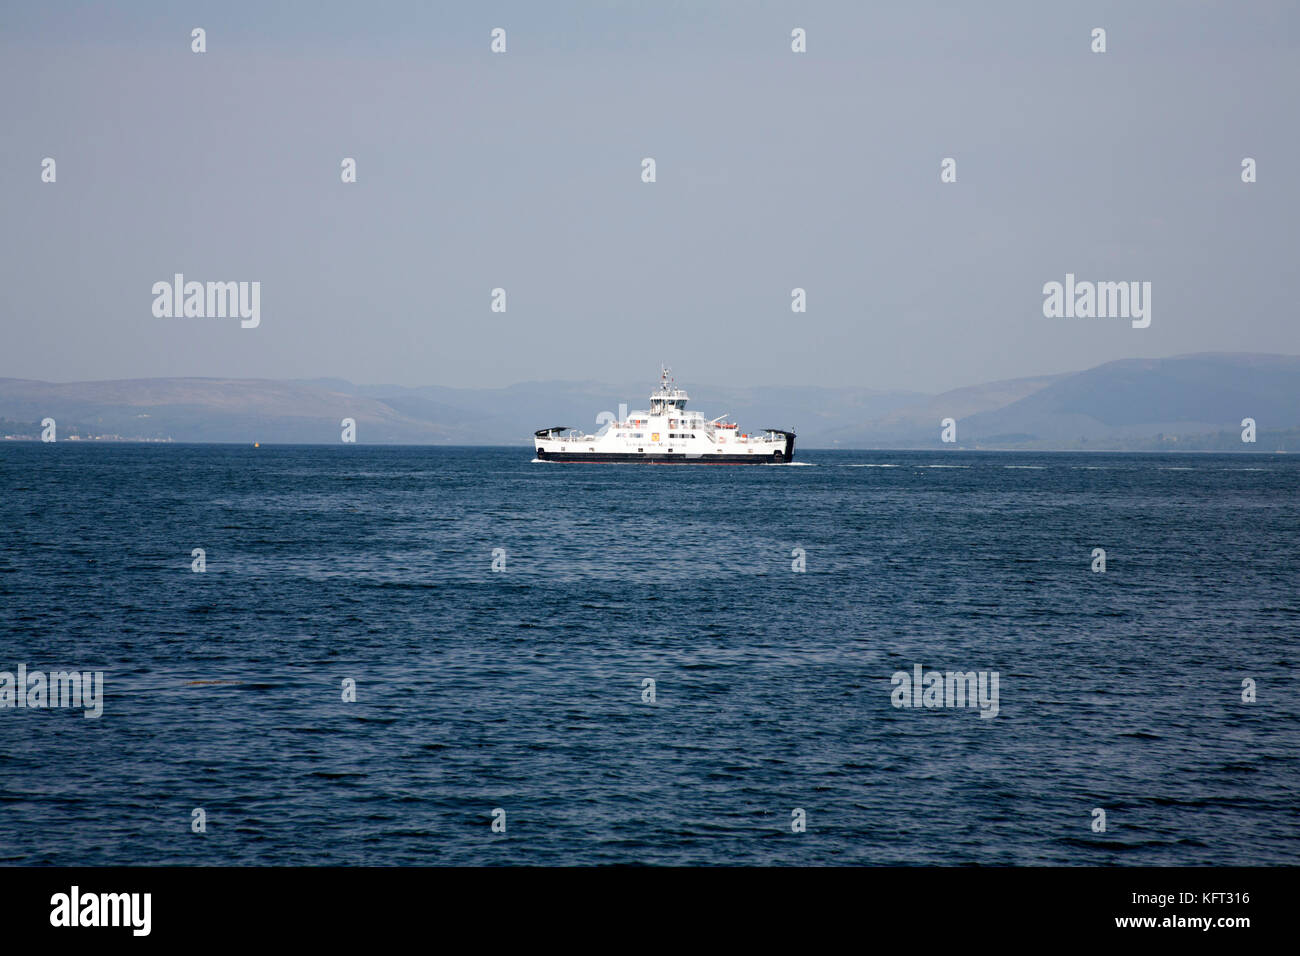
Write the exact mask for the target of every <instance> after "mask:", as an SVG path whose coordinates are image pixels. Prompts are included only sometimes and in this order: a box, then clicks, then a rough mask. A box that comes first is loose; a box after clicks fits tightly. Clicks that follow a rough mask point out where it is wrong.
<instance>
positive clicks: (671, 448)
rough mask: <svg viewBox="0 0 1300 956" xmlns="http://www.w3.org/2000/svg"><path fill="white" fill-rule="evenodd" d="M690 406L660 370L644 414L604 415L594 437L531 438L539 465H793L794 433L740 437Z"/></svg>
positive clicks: (769, 431) (555, 433) (549, 434)
mask: <svg viewBox="0 0 1300 956" xmlns="http://www.w3.org/2000/svg"><path fill="white" fill-rule="evenodd" d="M688 400H689V396H687V394H686V392H684V391H683V390H682V389H680V388H678V387H677V385H676V383H675V382H674V381H673V379H672V377H671V373H670V370H669V369H667V368H663V369H661V371H660V375H659V387H658V388H657V389H655V390H654V391H653V392H651V393H650V407H649V409H647V410H645V411H635V412H623V410H622V408H621V409H620V415H619V416H615V415H613V414H612V413H602V417H605V416H607V417H608V418H609V420H608V421H606V422H605V425H604V427H603V428H601V429H600V430H599V431H598V432H596V433H595V434H592V435H588V434H584V433H582V432H580V431H579V430H578V429H574V428H569V427H568V426H567V425H553V426H551V427H550V428H539V429H538V430H537V431H535V432H533V444H534V447H535V448H536V451H537V460H538V461H567V462H574V461H585V462H592V463H610V462H645V463H648V464H654V465H765V464H786V463H788V462H790V461H793V460H794V438H795V434H794V432H791V431H784V430H783V429H780V428H765V429H763V431H762V432H755V433H752V434H751V433H749V432H742V431H741V430H740V426H739V425H737V424H736V423H735V422H727V421H724V419H725V418H727V417H728V416H727V415H719V416H718V417H717V418H714V419H711V420H709V421H705V420H704V416H703V415H702V414H700V413H699V412H695V411H690V412H688V411H687V410H686V402H687V401H688ZM625 407H626V406H624V408H625ZM620 417H621V418H622V420H621V421H619V420H617V419H618V418H620ZM600 420H601V419H600V418H597V422H599V421H600Z"/></svg>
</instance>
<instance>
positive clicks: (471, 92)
mask: <svg viewBox="0 0 1300 956" xmlns="http://www.w3.org/2000/svg"><path fill="white" fill-rule="evenodd" d="M118 7H119V9H116V10H114V9H110V8H108V7H107V6H103V7H101V6H98V5H82V4H68V3H57V2H56V3H40V4H22V5H19V4H17V3H6V4H5V5H4V7H3V9H0V90H2V91H3V92H2V93H0V96H2V97H3V100H2V105H0V129H2V130H3V136H2V137H0V215H2V216H3V222H4V226H3V232H2V236H3V238H2V239H0V316H2V317H3V323H4V324H3V337H2V338H0V341H2V342H3V347H2V348H0V376H14V377H23V378H42V379H51V380H57V381H65V380H76V379H92V378H94V379H102V378H126V377H144V376H189V375H209V376H256V377H274V378H306V377H317V376H340V377H344V378H348V379H351V380H353V381H357V382H370V383H379V382H391V383H400V384H407V385H419V384H444V385H461V386H463V385H504V384H509V383H512V382H516V381H523V380H528V379H547V378H571V379H598V380H604V381H615V382H621V381H629V380H631V381H635V380H639V379H645V380H647V382H648V381H649V380H650V379H652V378H653V377H654V376H655V373H656V372H657V368H658V363H659V362H660V361H661V360H662V361H665V362H668V363H669V364H671V365H673V366H674V368H675V369H676V372H677V375H678V378H679V380H681V381H683V382H684V383H685V384H688V385H689V383H690V382H692V381H695V382H708V383H714V384H731V385H744V384H760V383H763V382H782V383H790V384H829V385H859V386H874V387H880V388H912V389H918V390H926V391H931V390H941V389H945V388H949V387H954V386H959V385H965V384H971V383H975V382H982V381H988V380H991V379H997V378H1008V377H1014V376H1021V375H1030V374H1037V373H1042V372H1056V371H1064V370H1070V369H1078V368H1085V367H1088V366H1091V365H1095V364H1097V363H1099V362H1103V361H1107V360H1110V359H1115V358H1130V357H1138V356H1164V355H1173V354H1180V353H1187V352H1197V351H1210V350H1215V351H1217V350H1225V351H1269V352H1287V353H1295V352H1300V326H1298V325H1297V315H1296V309H1295V289H1296V287H1297V279H1298V278H1300V277H1298V272H1300V267H1298V266H1297V242H1296V235H1297V228H1298V226H1297V223H1298V222H1300V208H1298V205H1300V204H1298V203H1297V199H1298V198H1300V186H1298V185H1297V180H1296V172H1295V169H1294V163H1295V161H1296V157H1297V156H1298V155H1300V133H1298V132H1297V125H1298V124H1297V105H1296V99H1297V91H1300V49H1298V47H1300V30H1298V28H1300V5H1297V4H1295V3H1264V2H1239V3H1223V4H1203V3H1188V2H1184V3H1149V2H1143V3H1132V2H1119V3H1074V4H1062V3H1039V2H1026V3H989V4H975V3H953V4H936V3H912V2H898V3H890V4H875V3H870V4H868V3H858V2H846V3H815V2H814V3H790V4H778V3H721V2H715V3H709V2H705V0H700V2H693V3H668V2H662V0H661V2H657V3H643V4H642V3H595V2H591V3H573V4H559V3H555V4H551V3H546V4H542V3H517V4H516V3H469V2H466V3H456V4H453V3H409V4H389V3H346V4H342V3H340V4H329V5H318V4H315V3H294V4H271V3H267V4H263V3H236V2H226V0H222V2H215V3H204V4H173V3H144V2H135V3H122V4H119V5H118ZM194 27H202V28H204V29H205V30H206V31H207V52H206V53H203V54H195V53H192V52H191V51H190V43H191V40H190V31H191V29H192V28H194ZM494 27H503V28H504V29H505V30H506V31H507V43H508V52H507V53H505V54H503V55H494V54H493V53H491V52H490V50H489V42H490V36H489V34H490V31H491V30H492V28H494ZM795 27H803V28H804V29H806V30H807V37H808V40H807V43H808V52H807V53H805V54H795V53H792V52H791V49H790V42H791V41H790V32H791V30H792V29H793V28H795ZM1094 27H1103V28H1104V29H1105V30H1106V31H1107V37H1106V39H1107V47H1108V49H1107V52H1106V53H1104V54H1097V53H1093V52H1091V49H1090V46H1091V43H1092V40H1091V31H1092V29H1093V28H1094ZM647 156H648V157H653V158H654V159H655V160H656V163H657V179H658V181H657V182H655V183H653V184H646V183H643V182H642V181H641V160H642V158H643V157H647ZM1248 156H1249V157H1253V158H1254V159H1256V161H1257V163H1258V182H1256V183H1253V184H1249V185H1247V184H1244V183H1243V182H1242V181H1241V161H1242V159H1243V157H1248ZM44 157H53V158H54V159H55V160H56V162H57V181H56V182H55V183H53V184H49V183H43V182H41V179H40V174H41V161H42V159H43V158H44ZM344 157H354V158H355V159H356V161H357V172H358V182H357V183H355V184H347V185H345V184H343V183H342V182H341V181H340V161H341V160H342V159H343V158H344ZM945 157H953V158H955V159H956V161H957V182H956V183H952V184H943V183H941V182H940V180H939V172H940V162H941V160H942V159H944V158H945ZM176 272H183V273H184V274H185V276H186V278H187V279H193V280H198V281H225V280H234V281H240V280H243V281H259V282H261V284H262V286H261V287H262V297H261V325H260V326H259V327H258V328H256V329H242V328H240V325H239V322H238V320H230V319H194V318H191V319H179V318H173V319H167V318H156V317H155V316H154V315H153V313H152V311H151V306H152V303H153V295H152V293H151V287H152V286H153V284H154V283H155V282H158V281H164V280H166V281H170V279H171V277H172V275H173V273H176ZM1067 272H1072V273H1075V274H1076V275H1077V276H1078V277H1079V278H1080V279H1091V280H1116V281H1117V280H1138V281H1149V282H1151V283H1152V322H1151V326H1150V327H1149V328H1146V329H1134V328H1131V327H1130V324H1129V323H1128V322H1127V321H1124V320H1122V319H1049V318H1045V317H1044V315H1043V311H1042V306H1043V293H1042V287H1043V284H1044V283H1045V282H1049V281H1053V280H1055V281H1062V280H1063V279H1064V276H1065V274H1066V273H1067ZM796 286H798V287H803V288H805V289H806V290H807V296H808V311H807V313H806V314H803V315H796V314H793V313H792V312H791V310H790V301H791V300H790V293H791V289H792V288H794V287H796ZM495 287H504V288H505V289H506V291H507V297H508V298H507V302H508V310H507V311H506V312H505V313H504V314H501V313H493V312H491V311H490V310H489V305H490V292H491V290H492V289H493V288H495Z"/></svg>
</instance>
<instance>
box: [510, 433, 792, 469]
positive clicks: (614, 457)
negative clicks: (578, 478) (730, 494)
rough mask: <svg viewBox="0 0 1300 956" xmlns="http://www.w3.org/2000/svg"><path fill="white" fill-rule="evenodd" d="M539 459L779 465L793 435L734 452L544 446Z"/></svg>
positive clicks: (596, 462) (787, 453)
mask: <svg viewBox="0 0 1300 956" xmlns="http://www.w3.org/2000/svg"><path fill="white" fill-rule="evenodd" d="M778 448H779V446H778ZM535 450H536V452H537V458H538V460H539V461H562V462H586V463H587V464H591V465H616V464H624V463H628V462H633V463H636V464H644V465H773V464H777V465H781V464H785V463H786V462H790V461H793V460H794V435H792V434H787V435H786V439H785V447H784V448H783V449H782V448H779V450H777V451H757V450H756V451H752V452H750V451H746V452H745V454H743V455H742V454H736V453H725V452H724V453H719V452H716V451H715V452H713V453H712V454H706V453H684V452H661V451H648V452H618V451H602V450H600V449H597V450H594V451H570V450H567V449H566V450H563V451H560V450H556V449H554V448H552V449H550V450H548V449H546V448H543V447H541V445H540V443H539V445H538V446H537V447H536V449H535Z"/></svg>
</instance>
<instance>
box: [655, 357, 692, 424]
mask: <svg viewBox="0 0 1300 956" xmlns="http://www.w3.org/2000/svg"><path fill="white" fill-rule="evenodd" d="M689 400H690V396H689V395H687V394H686V392H685V391H683V390H682V389H680V388H678V387H677V385H676V383H675V382H674V381H673V379H672V369H669V368H662V367H661V369H660V373H659V387H658V388H657V389H655V390H654V391H653V392H651V393H650V414H651V415H667V414H669V413H673V412H680V411H684V410H685V408H686V403H687V401H689Z"/></svg>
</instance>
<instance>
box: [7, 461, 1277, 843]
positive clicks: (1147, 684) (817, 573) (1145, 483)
mask: <svg viewBox="0 0 1300 956" xmlns="http://www.w3.org/2000/svg"><path fill="white" fill-rule="evenodd" d="M531 457H532V456H531V450H530V449H500V448H496V449H468V448H393V447H367V446H339V447H263V448H258V449H254V448H251V447H235V446H197V445H192V446H179V445H178V446H158V445H111V446H101V445H77V444H69V443H59V444H56V445H41V444H36V443H30V444H29V443H17V442H10V443H4V444H3V445H2V446H0V670H5V671H14V670H15V669H16V667H17V666H18V665H19V664H25V665H26V666H27V667H28V669H29V670H46V671H51V670H63V669H71V668H75V669H78V670H102V671H104V672H105V682H106V694H105V702H104V712H103V716H102V717H101V718H99V719H86V718H85V717H83V716H82V713H81V712H80V711H76V710H70V709H68V710H59V709H47V710H32V709H21V710H20V709H0V862H3V863H8V864H504V863H511V864H598V863H651V864H1079V865H1111V864H1120V865H1152V864H1169V865H1201V864H1205V865H1218V864H1234V865H1249V864H1296V863H1297V862H1300V756H1298V755H1297V751H1298V747H1297V745H1298V744H1300V694H1298V693H1297V691H1298V690H1300V686H1298V684H1297V667H1296V650H1297V637H1298V636H1300V598H1298V596H1297V584H1298V583H1300V460H1297V459H1294V458H1289V457H1284V456H1263V455H1235V456H1234V455H1137V454H1013V453H979V452H944V453H939V452H934V453H927V452H891V451H879V452H819V451H815V450H813V451H807V450H803V449H800V452H799V457H800V459H801V461H802V464H796V465H792V466H757V467H743V468H705V467H648V466H638V465H557V464H544V463H533V462H532V461H530V459H531ZM1098 547H1100V548H1104V549H1105V550H1106V562H1107V566H1106V571H1105V573H1095V572H1093V571H1092V570H1091V565H1092V561H1093V559H1092V551H1093V549H1094V548H1098ZM194 548H203V549H205V551H206V568H207V570H206V572H205V573H202V574H199V573H194V572H193V571H191V562H192V560H193V559H192V558H191V551H192V550H193V549H194ZM498 548H500V549H504V555H505V568H504V570H502V571H493V570H492V565H493V552H494V549H498ZM796 548H802V549H803V551H804V553H805V555H806V557H805V561H806V571H805V572H804V573H796V572H794V571H793V570H792V561H793V560H794V558H793V557H792V551H793V550H794V549H796ZM915 664H921V665H923V666H924V667H925V668H926V669H930V668H936V669H941V670H961V671H968V670H975V671H997V672H998V673H999V675H1000V684H999V688H1000V691H999V712H998V714H997V716H996V717H995V718H992V719H984V718H981V717H980V715H979V712H978V710H974V709H957V708H954V709H924V708H921V709H916V708H896V707H894V706H893V704H892V702H891V691H892V689H893V685H892V684H891V675H892V674H893V673H894V672H896V671H907V672H910V671H911V670H912V667H913V665H915ZM645 678H652V679H653V680H654V681H655V682H656V683H655V691H656V699H655V701H654V702H653V703H647V702H644V701H643V699H642V682H643V680H644V679H645ZM1247 678H1249V679H1251V680H1253V681H1255V682H1256V686H1257V695H1258V699H1257V700H1256V701H1255V702H1254V703H1246V702H1243V700H1242V682H1243V680H1245V679H1247ZM345 679H351V680H354V681H355V682H356V701H355V702H352V703H349V702H344V701H343V699H342V698H343V694H342V690H341V688H342V686H343V681H344V680H345ZM195 808H202V809H203V810H204V812H205V814H206V823H207V830H206V832H204V833H195V832H192V830H191V821H192V811H193V810H194V809H195ZM495 808H502V809H504V810H505V812H506V832H505V833H504V834H498V833H494V832H493V831H492V829H491V826H490V824H491V822H492V819H493V817H492V811H493V810H494V809H495ZM795 808H800V809H803V810H804V811H805V813H806V818H807V832H805V833H793V832H792V831H791V825H790V824H791V813H792V811H793V810H794V809H795ZM1094 808H1101V809H1104V810H1105V812H1106V820H1107V828H1106V832H1104V833H1099V832H1094V831H1093V828H1092V824H1093V819H1094V817H1093V814H1092V811H1093V809H1094Z"/></svg>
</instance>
